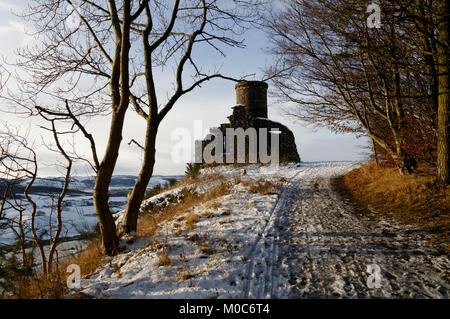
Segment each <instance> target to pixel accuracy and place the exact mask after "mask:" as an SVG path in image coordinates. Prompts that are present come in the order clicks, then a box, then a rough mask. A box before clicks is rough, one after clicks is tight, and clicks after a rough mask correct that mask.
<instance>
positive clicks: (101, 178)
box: [93, 112, 125, 255]
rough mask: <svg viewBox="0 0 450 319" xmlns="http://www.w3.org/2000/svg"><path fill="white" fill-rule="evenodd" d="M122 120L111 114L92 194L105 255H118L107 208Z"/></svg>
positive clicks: (113, 229) (123, 113)
mask: <svg viewBox="0 0 450 319" xmlns="http://www.w3.org/2000/svg"><path fill="white" fill-rule="evenodd" d="M124 118H125V112H120V113H118V114H117V113H113V118H112V121H111V128H110V135H109V142H108V145H107V147H106V151H105V155H104V158H103V161H102V163H101V164H100V168H99V170H98V172H97V178H96V180H95V186H94V194H93V197H94V206H95V212H96V214H97V218H98V220H99V226H100V232H101V234H102V236H101V237H102V246H103V249H104V251H105V253H106V254H107V255H113V254H117V253H118V244H119V240H118V237H117V234H116V224H115V222H114V218H113V216H112V213H111V210H110V208H109V202H108V198H109V195H108V189H109V184H110V182H111V177H112V175H113V172H114V167H115V165H116V162H117V158H118V156H119V148H120V143H121V141H122V127H123V122H124Z"/></svg>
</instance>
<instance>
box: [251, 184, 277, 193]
mask: <svg viewBox="0 0 450 319" xmlns="http://www.w3.org/2000/svg"><path fill="white" fill-rule="evenodd" d="M280 187H281V184H278V183H273V182H271V181H258V182H256V183H253V184H250V185H249V190H250V191H251V192H252V193H259V194H261V195H267V194H269V193H273V192H275V191H276V190H278V189H280Z"/></svg>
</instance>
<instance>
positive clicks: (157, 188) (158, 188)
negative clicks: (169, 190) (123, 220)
mask: <svg viewBox="0 0 450 319" xmlns="http://www.w3.org/2000/svg"><path fill="white" fill-rule="evenodd" d="M163 189H164V187H163V186H162V185H161V184H156V185H155V186H153V187H152V188H150V190H149V191H148V192H147V194H145V198H144V199H148V198H150V197H153V196H155V195H158V194H160V193H161V192H162V191H163Z"/></svg>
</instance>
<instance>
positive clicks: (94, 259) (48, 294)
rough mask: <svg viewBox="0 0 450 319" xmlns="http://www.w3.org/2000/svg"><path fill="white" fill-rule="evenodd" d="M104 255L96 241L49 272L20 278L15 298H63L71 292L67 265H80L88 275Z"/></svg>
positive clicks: (84, 273) (82, 270) (82, 273)
mask: <svg viewBox="0 0 450 319" xmlns="http://www.w3.org/2000/svg"><path fill="white" fill-rule="evenodd" d="M102 257H103V254H102V249H101V245H100V243H99V242H98V241H94V242H92V243H91V244H90V245H89V246H88V247H87V248H86V249H84V250H83V251H82V252H81V253H79V254H78V255H76V256H73V257H68V258H65V259H64V260H62V261H60V263H59V264H58V265H56V264H54V266H53V270H52V271H51V272H50V273H49V274H46V275H44V274H37V275H35V276H34V277H23V278H19V279H18V281H17V286H18V291H17V294H16V295H15V296H14V298H20V299H31V298H51V299H56V298H61V297H63V296H65V295H66V294H68V293H69V290H68V288H67V277H68V276H69V275H70V273H67V272H66V269H67V267H68V266H69V265H71V264H76V265H78V266H80V270H81V276H82V277H86V276H88V275H90V274H91V273H92V272H94V271H95V270H96V269H97V268H98V266H99V264H100V260H101V259H102Z"/></svg>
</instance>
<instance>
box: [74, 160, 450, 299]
mask: <svg viewBox="0 0 450 319" xmlns="http://www.w3.org/2000/svg"><path fill="white" fill-rule="evenodd" d="M355 165H356V164H354V163H342V162H327V163H302V165H301V166H300V167H298V166H295V165H291V166H285V167H280V168H279V169H274V168H271V167H261V168H260V167H257V166H253V167H250V168H246V172H247V174H246V176H243V177H242V179H243V180H244V179H253V180H258V179H263V180H267V179H271V180H281V179H283V180H284V186H283V187H282V188H281V190H280V191H278V193H277V194H275V193H274V194H268V195H264V196H263V195H260V194H258V193H252V192H250V191H249V189H248V188H246V187H245V186H244V185H243V184H242V183H240V184H237V185H235V186H234V188H233V191H232V192H231V193H230V194H227V195H225V196H223V197H221V198H219V199H216V200H215V201H214V203H212V202H206V203H203V204H202V205H198V206H196V207H195V208H193V209H192V210H190V211H188V212H186V213H185V214H190V213H193V212H194V213H196V214H198V215H200V216H201V218H200V220H199V221H198V222H197V224H196V228H195V229H193V230H186V229H185V228H184V227H182V226H183V222H184V221H183V215H181V216H179V217H177V218H176V219H175V220H173V221H170V222H167V223H166V224H165V225H164V227H162V229H161V230H160V233H159V235H157V236H155V238H148V239H144V238H140V239H138V240H137V241H136V242H134V243H133V244H129V245H127V250H126V251H125V252H123V253H121V254H120V255H119V256H116V257H115V258H110V259H105V260H104V263H103V266H102V267H100V268H99V269H98V270H97V271H96V273H94V274H93V275H91V276H90V277H89V278H86V279H83V280H82V281H81V292H82V293H85V294H89V295H92V296H96V297H106V298H304V297H306V298H307V297H315V298H317V297H318V298H321V297H324V298H333V297H438V298H439V297H440V298H442V297H444V298H449V297H450V295H449V286H450V285H449V275H450V265H449V260H448V255H442V254H439V253H438V252H437V251H436V249H434V248H433V247H431V246H430V245H429V244H428V241H427V238H428V236H429V235H428V234H424V233H420V232H415V231H413V230H407V229H401V228H400V226H398V225H396V224H395V223H393V222H392V221H386V222H384V223H376V222H374V221H372V220H369V219H368V218H366V217H364V216H359V213H357V211H356V210H355V209H354V207H352V206H351V204H350V203H347V202H346V201H345V200H343V199H342V198H341V197H340V196H339V195H338V194H337V193H336V192H335V191H334V189H333V186H332V185H333V184H332V179H333V177H335V176H338V175H340V174H343V173H345V172H347V171H348V170H350V169H351V168H352V167H355ZM242 171H243V169H242V168H241V169H234V170H230V169H229V168H220V169H216V172H219V173H221V174H223V175H225V176H228V177H230V178H232V176H233V175H234V174H240V173H242ZM155 239H156V240H155ZM164 246H167V247H168V255H169V258H170V260H171V265H168V266H158V265H157V263H158V255H160V254H161V251H162V249H163V247H164ZM373 264H376V265H377V266H378V267H379V269H380V277H378V275H376V276H375V279H377V278H379V279H380V282H379V285H380V288H369V287H368V280H369V281H370V282H369V285H370V284H372V283H374V282H373V281H371V278H372V277H373V276H374V275H373V274H370V273H368V272H367V266H368V265H373ZM371 276H372V277H371ZM377 284H378V282H377V281H376V280H375V285H377Z"/></svg>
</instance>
